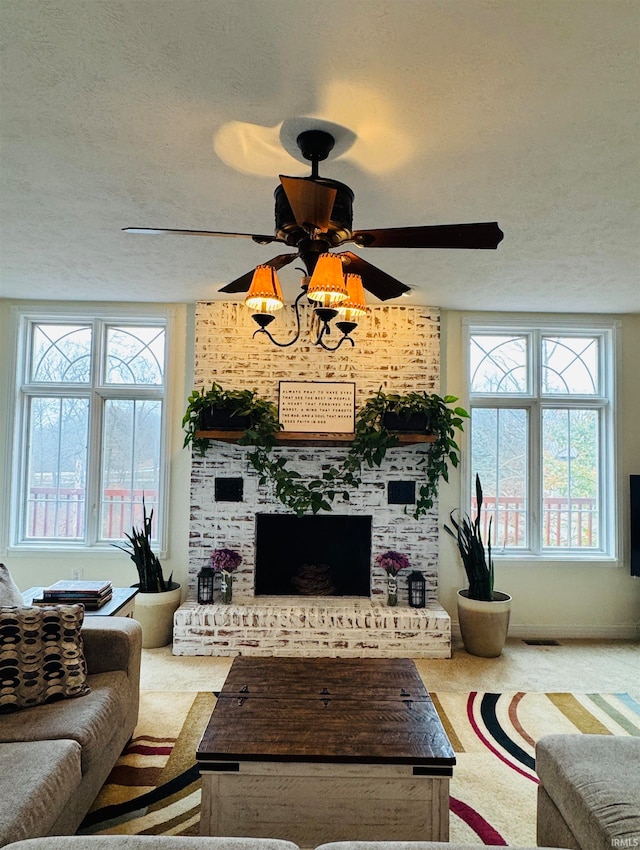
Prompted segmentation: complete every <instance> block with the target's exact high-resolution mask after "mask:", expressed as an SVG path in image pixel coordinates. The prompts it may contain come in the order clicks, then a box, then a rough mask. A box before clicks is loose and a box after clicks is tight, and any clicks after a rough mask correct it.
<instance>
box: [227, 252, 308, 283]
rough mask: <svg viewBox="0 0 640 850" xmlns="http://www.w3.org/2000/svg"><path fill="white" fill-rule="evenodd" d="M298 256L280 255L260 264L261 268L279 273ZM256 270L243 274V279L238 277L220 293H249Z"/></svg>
mask: <svg viewBox="0 0 640 850" xmlns="http://www.w3.org/2000/svg"><path fill="white" fill-rule="evenodd" d="M297 256H298V254H278V256H277V257H273V258H272V259H271V260H268V261H267V262H266V263H260V265H261V266H271V268H272V269H275V270H276V271H278V269H281V268H283V267H284V266H287V265H289V263H292V262H293V261H294V260H295V258H296V257H297ZM254 272H255V269H251V271H250V272H247V273H246V274H243V275H242V277H237V278H236V279H235V280H232V281H231V283H228V284H227V285H226V286H223V287H222V288H221V289H219V290H218V292H248V291H249V287H250V286H251V281H252V280H253V273H254Z"/></svg>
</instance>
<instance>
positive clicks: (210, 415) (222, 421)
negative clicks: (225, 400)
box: [200, 407, 251, 431]
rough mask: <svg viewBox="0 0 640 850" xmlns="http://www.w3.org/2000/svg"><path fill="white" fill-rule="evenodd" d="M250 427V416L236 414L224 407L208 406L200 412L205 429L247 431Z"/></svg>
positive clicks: (202, 426) (201, 425)
mask: <svg viewBox="0 0 640 850" xmlns="http://www.w3.org/2000/svg"><path fill="white" fill-rule="evenodd" d="M250 427H251V417H250V416H238V415H237V414H236V415H235V416H234V415H233V413H232V412H231V411H229V410H225V409H224V408H219V407H208V408H206V409H205V410H203V411H202V413H201V414H200V428H201V429H202V430H203V431H246V430H247V428H250Z"/></svg>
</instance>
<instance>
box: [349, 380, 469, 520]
mask: <svg viewBox="0 0 640 850" xmlns="http://www.w3.org/2000/svg"><path fill="white" fill-rule="evenodd" d="M456 401H458V398H457V397H456V396H452V395H447V396H444V398H441V397H440V396H439V395H436V394H435V393H427V392H410V393H406V394H405V395H398V394H396V393H384V392H382V390H381V389H380V390H378V392H377V393H376V394H375V395H373V396H371V398H369V399H368V400H367V401H366V402H365V404H364V405H363V407H362V408H361V409H360V410H359V411H358V413H357V415H356V427H355V439H354V441H353V444H352V446H351V449H350V451H349V455H348V458H347V460H348V462H349V461H350V463H351V465H352V466H355V465H356V464H359V465H358V469H360V468H361V467H362V464H363V463H365V464H366V465H367V466H368V467H373V466H380V465H381V463H382V461H383V460H384V458H385V455H386V453H387V451H388V450H389V449H390V448H393V447H394V446H398V445H400V440H399V439H398V436H397V434H395V433H393V432H392V431H390V430H389V429H388V428H387V426H386V425H385V422H384V417H385V414H386V413H395V414H398V415H400V416H409V415H411V414H420V413H422V414H425V416H426V419H427V433H429V434H431V435H432V436H434V437H435V438H436V439H435V441H434V442H433V443H431V446H430V450H429V453H428V454H427V455H425V456H424V457H422V458H421V459H420V464H421V466H422V467H423V469H424V473H425V481H424V483H423V484H421V485H420V488H419V490H418V497H417V499H416V504H415V508H414V511H413V516H414V517H415V518H416V519H419V518H420V517H421V516H423V515H424V514H426V512H427V511H428V510H430V509H431V508H432V507H433V503H434V501H435V499H436V498H437V495H438V484H439V482H440V479H441V478H442V479H444V480H445V481H448V480H449V464H451V465H452V466H454V467H457V466H458V463H459V462H460V447H459V446H458V444H457V442H456V440H455V435H456V430H459V431H462V429H463V420H464V419H468V418H469V414H468V413H467V411H466V410H465V409H464V408H462V407H454V408H452V407H450V405H452V404H454V403H455V402H456Z"/></svg>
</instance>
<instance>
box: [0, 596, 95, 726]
mask: <svg viewBox="0 0 640 850" xmlns="http://www.w3.org/2000/svg"><path fill="white" fill-rule="evenodd" d="M83 619H84V608H83V606H82V605H56V606H51V607H49V606H45V607H42V608H38V607H35V606H34V607H33V608H13V607H11V608H9V607H6V608H0V712H6V711H15V710H17V709H20V708H30V707H32V706H35V705H41V704H42V703H45V702H52V701H55V700H59V699H66V698H69V697H81V696H84V695H85V694H88V693H89V686H88V684H87V664H86V661H85V657H84V652H83V648H82V634H81V628H82V621H83Z"/></svg>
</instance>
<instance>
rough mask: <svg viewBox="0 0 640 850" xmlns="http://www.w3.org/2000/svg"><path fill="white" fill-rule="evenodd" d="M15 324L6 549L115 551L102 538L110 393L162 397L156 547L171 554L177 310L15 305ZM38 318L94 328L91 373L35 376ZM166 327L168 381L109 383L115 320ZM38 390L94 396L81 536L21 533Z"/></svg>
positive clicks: (114, 396)
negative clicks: (85, 378) (72, 378)
mask: <svg viewBox="0 0 640 850" xmlns="http://www.w3.org/2000/svg"><path fill="white" fill-rule="evenodd" d="M11 312H12V318H13V322H12V326H13V329H14V338H13V342H14V344H13V347H12V350H13V352H14V354H13V362H12V364H11V369H12V374H13V382H12V387H11V389H10V393H9V401H10V405H11V409H12V410H13V411H14V415H13V416H12V417H11V418H10V420H9V421H8V432H9V433H8V439H7V451H8V455H7V457H8V463H7V465H6V469H7V470H9V471H10V475H11V483H10V488H9V494H10V495H9V499H8V500H7V506H6V510H5V517H4V518H3V520H4V521H3V525H4V527H5V531H6V536H5V539H6V540H8V543H9V545H8V547H7V548H6V550H5V551H7V552H11V553H20V552H24V553H26V552H45V551H48V552H69V553H70V552H84V553H88V552H101V551H102V552H107V551H109V552H113V551H114V549H113V545H112V541H110V540H105V539H101V538H100V518H101V509H100V498H101V497H100V493H101V486H102V475H103V468H102V449H103V445H102V440H103V427H102V426H103V421H104V411H105V404H106V401H107V400H110V399H127V400H134V399H135V400H146V399H153V400H159V401H161V404H162V416H161V422H160V450H159V456H160V457H159V465H160V470H159V476H158V485H159V492H158V510H157V520H158V523H157V526H156V528H157V544H156V545H157V547H158V550H159V556H162V557H166V555H167V551H166V550H167V534H168V516H167V511H168V505H169V486H168V485H169V459H170V436H171V435H170V421H169V418H170V411H171V409H172V381H171V380H170V375H169V368H170V363H171V351H172V333H173V320H174V311H173V310H172V309H170V308H167V307H159V306H156V305H149V306H146V305H145V306H144V307H141V306H137V305H130V306H129V305H127V306H126V307H122V308H120V307H114V306H113V305H111V306H109V307H108V308H106V309H101V306H100V305H96V306H91V307H88V306H86V305H83V306H79V307H78V306H75V305H74V306H73V307H69V306H65V307H62V306H60V307H58V306H53V305H46V306H43V307H42V308H41V309H38V308H33V309H25V308H20V307H13V308H12V310H11ZM36 324H52V325H54V324H56V325H60V324H77V325H89V326H92V328H93V335H92V343H91V355H92V366H91V380H90V382H89V383H88V384H87V383H78V384H77V385H74V384H71V383H67V384H61V383H56V382H48V381H47V382H36V381H31V380H29V378H30V365H31V364H30V356H31V344H32V341H33V333H32V328H33V326H34V325H36ZM114 325H115V326H121V327H127V326H135V327H145V326H147V327H158V328H160V327H163V328H164V333H165V341H164V364H163V368H164V377H163V382H162V385H158V386H149V385H146V386H144V385H136V384H118V383H113V384H109V383H107V382H106V381H105V378H106V339H107V328H108V327H110V326H114ZM38 397H40V398H41V397H60V398H64V397H73V398H87V399H88V400H89V423H88V440H87V460H88V463H87V470H88V471H89V470H95V472H94V474H92V475H90V474H87V476H86V497H85V512H86V514H85V537H84V539H82V540H64V539H59V540H51V539H34V538H27V537H26V536H24V535H23V530H24V518H25V512H26V510H27V506H26V499H25V498H24V495H25V493H24V492H23V487H22V482H25V481H26V480H27V479H26V473H27V465H28V451H27V449H28V434H27V428H28V422H29V416H28V412H29V405H30V404H31V400H32V399H33V398H38Z"/></svg>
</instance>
